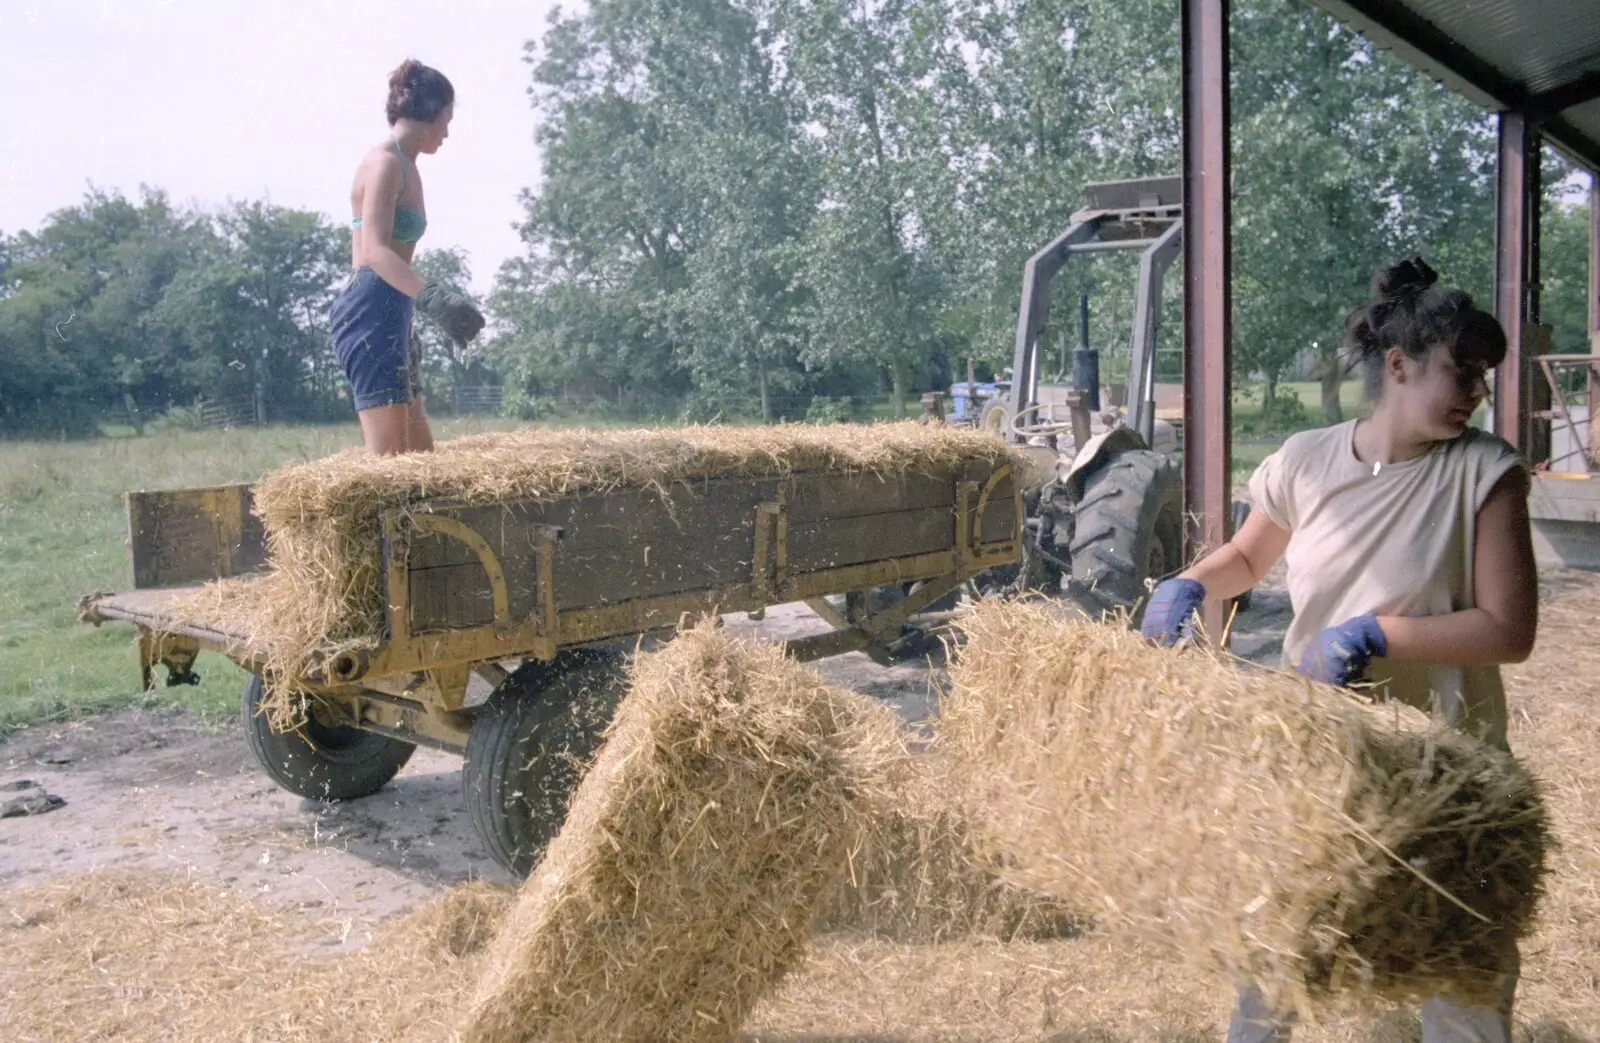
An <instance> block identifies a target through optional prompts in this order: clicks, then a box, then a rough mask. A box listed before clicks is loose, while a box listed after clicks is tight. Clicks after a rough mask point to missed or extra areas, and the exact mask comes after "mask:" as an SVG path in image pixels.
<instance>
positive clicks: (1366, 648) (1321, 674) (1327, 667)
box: [1300, 612, 1389, 685]
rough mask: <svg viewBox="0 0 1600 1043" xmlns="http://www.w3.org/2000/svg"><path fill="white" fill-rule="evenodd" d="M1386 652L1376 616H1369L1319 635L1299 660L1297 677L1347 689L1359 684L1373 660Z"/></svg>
mask: <svg viewBox="0 0 1600 1043" xmlns="http://www.w3.org/2000/svg"><path fill="white" fill-rule="evenodd" d="M1388 648H1389V642H1388V641H1387V640H1385V638H1384V636H1383V630H1382V629H1380V628H1379V626H1378V616H1377V614H1376V613H1373V612H1368V613H1367V614H1366V615H1364V616H1356V617H1355V618H1354V619H1347V620H1345V621H1344V622H1343V623H1340V624H1339V625H1338V626H1334V627H1328V628H1327V629H1326V630H1324V631H1323V632H1322V633H1320V634H1318V635H1317V639H1316V640H1315V641H1313V642H1312V643H1311V647H1310V648H1308V649H1306V652H1305V655H1303V656H1301V657H1300V673H1301V674H1302V675H1303V676H1305V677H1309V678H1311V680H1313V681H1324V682H1326V683H1328V684H1336V685H1347V684H1350V683H1351V682H1353V681H1359V680H1361V678H1362V676H1363V675H1364V674H1365V673H1366V672H1367V664H1368V663H1370V662H1372V657H1373V656H1381V655H1383V654H1384V653H1385V652H1386V651H1388Z"/></svg>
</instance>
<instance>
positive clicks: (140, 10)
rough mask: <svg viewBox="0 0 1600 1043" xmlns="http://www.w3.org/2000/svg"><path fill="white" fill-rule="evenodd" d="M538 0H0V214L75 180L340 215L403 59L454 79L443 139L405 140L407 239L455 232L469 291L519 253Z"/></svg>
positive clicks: (439, 242) (529, 181) (79, 190)
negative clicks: (430, 148) (418, 165)
mask: <svg viewBox="0 0 1600 1043" xmlns="http://www.w3.org/2000/svg"><path fill="white" fill-rule="evenodd" d="M554 6H555V5H554V4H553V3H551V2H549V0H0V230H3V231H5V232H7V233H11V232H16V231H21V230H24V229H26V230H30V231H32V230H36V229H37V228H38V227H39V225H40V223H41V222H42V221H43V219H44V218H45V216H46V215H47V214H49V213H50V212H51V211H52V210H56V209H58V208H60V207H63V206H71V205H73V204H76V203H78V202H80V201H81V200H82V198H83V194H84V192H85V190H86V189H87V188H88V186H89V184H90V183H91V182H93V183H94V184H95V185H96V186H98V187H100V188H103V189H108V190H109V189H120V190H121V191H123V192H124V193H126V194H127V195H129V196H130V197H132V196H134V195H135V194H136V193H137V191H138V188H139V185H140V184H141V183H143V184H148V185H152V186H156V187H159V188H163V189H165V190H166V191H167V192H168V194H169V195H170V196H171V198H172V199H173V201H174V202H177V203H180V204H182V203H196V204H199V205H202V206H205V207H208V208H214V207H217V206H219V205H222V204H225V203H226V202H228V201H229V200H246V199H268V200H270V201H272V202H273V203H277V204H279V205H282V206H291V207H297V208H303V209H309V210H319V211H322V212H323V213H325V214H328V215H329V216H330V217H334V218H337V219H339V220H348V219H349V203H348V198H349V190H350V179H351V176H352V174H353V173H354V172H355V166H356V162H357V161H358V160H359V159H360V158H361V155H362V153H363V152H364V151H365V150H366V149H367V148H368V147H370V146H371V145H372V144H373V143H375V142H377V141H381V140H382V139H383V138H384V137H385V136H386V135H387V133H388V125H387V123H386V122H385V120H384V116H383V102H384V97H385V95H386V92H387V90H388V87H387V80H388V74H389V71H390V70H391V69H393V68H394V66H396V65H398V64H399V63H400V61H401V60H402V59H404V58H407V57H412V58H418V59H420V60H422V61H424V62H426V63H428V64H429V65H433V66H435V67H437V68H439V69H440V70H441V71H443V72H444V73H445V75H447V76H449V77H450V80H451V82H452V83H454V84H455V88H456V116H455V121H454V122H453V123H452V124H451V126H450V140H449V141H448V142H446V144H445V147H444V148H443V149H441V150H440V151H439V153H438V155H435V156H424V157H422V175H423V177H424V179H425V180H426V183H427V186H428V187H427V190H428V234H427V237H426V238H425V239H424V240H423V245H424V246H426V247H450V246H459V247H462V248H464V249H465V250H467V251H468V253H469V255H470V259H471V263H472V269H473V286H474V288H475V289H478V290H480V291H482V290H487V289H488V287H489V285H490V283H491V282H492V280H493V278H494V273H495V270H496V269H497V268H498V267H499V266H500V262H501V261H502V260H504V259H505V258H506V257H508V256H511V255H513V254H516V253H519V252H520V249H519V247H520V244H519V241H518V239H517V236H516V233H515V232H514V231H513V229H512V224H513V223H514V222H516V221H517V220H518V218H519V217H520V215H521V210H520V208H519V206H518V205H517V193H518V191H519V190H520V189H522V188H524V187H529V186H532V185H533V183H534V181H535V178H536V177H537V174H538V154H537V151H536V149H535V147H534V144H533V129H534V121H533V110H532V109H531V108H530V107H529V104H528V96H527V88H528V85H529V82H530V80H529V75H528V73H529V70H528V66H527V65H526V64H525V63H524V62H523V61H522V45H523V43H524V42H525V41H527V40H529V39H532V38H535V37H537V36H539V35H540V33H542V32H543V30H544V26H545V18H546V15H547V14H548V12H549V11H550V9H551V8H552V7H554ZM566 6H567V7H568V8H569V9H570V8H571V7H572V6H574V5H573V4H571V3H568V4H567V5H566Z"/></svg>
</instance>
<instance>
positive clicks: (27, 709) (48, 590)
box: [0, 421, 487, 734]
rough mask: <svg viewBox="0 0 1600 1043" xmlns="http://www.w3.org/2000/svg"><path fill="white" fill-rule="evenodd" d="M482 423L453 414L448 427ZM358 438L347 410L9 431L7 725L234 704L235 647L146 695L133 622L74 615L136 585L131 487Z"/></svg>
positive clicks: (305, 453) (233, 470) (3, 475)
mask: <svg viewBox="0 0 1600 1043" xmlns="http://www.w3.org/2000/svg"><path fill="white" fill-rule="evenodd" d="M486 426H487V425H486V424H485V423H484V422H478V421H462V422H459V423H457V422H445V423H444V424H443V425H441V430H440V432H439V433H440V435H441V437H450V436H452V435H459V434H465V433H468V432H470V431H478V430H484V429H485V428H486ZM359 441H360V433H359V431H358V430H357V428H356V426H355V425H354V424H347V425H336V426H328V427H285V428H268V429H266V430H263V431H255V430H248V431H205V432H174V433H168V434H161V435H152V436H149V437H146V438H102V439H97V440H94V441H90V442H60V443H57V442H0V734H4V732H5V731H7V730H9V729H11V728H15V727H16V726H18V725H20V724H26V723H30V722H36V721H40V720H46V719H52V718H58V717H63V716H69V715H73V714H81V713H90V712H95V711H99V710H107V709H112V708H116V707H120V706H127V705H130V704H136V703H141V702H151V703H155V704H161V705H177V706H183V707H186V708H188V709H190V710H192V711H194V712H195V713H196V714H197V715H198V716H200V717H201V718H202V719H210V720H215V719H217V718H219V717H221V716H226V715H229V714H232V713H234V712H236V710H237V706H238V698H239V686H240V685H241V684H242V681H243V674H242V672H241V671H239V670H238V669H237V668H235V667H233V666H232V664H230V663H228V662H227V661H226V660H224V659H222V658H220V657H217V656H206V657H204V658H203V659H202V660H201V662H200V664H199V666H198V672H199V674H200V675H201V684H199V685H198V686H195V687H180V688H173V689H166V688H161V689H158V690H157V691H156V692H154V693H151V695H149V696H141V695H140V694H139V692H138V691H137V689H138V685H139V671H138V657H137V656H136V655H135V652H134V648H133V643H132V636H133V632H132V629H131V628H129V627H126V626H118V625H107V626H104V627H101V628H98V629H96V628H93V627H89V626H84V625H80V624H79V623H78V622H77V617H76V612H75V610H74V607H73V603H74V601H75V600H76V599H77V598H78V597H80V596H82V595H84V594H89V593H93V592H95V591H99V590H113V589H118V588H121V587H126V586H128V557H127V549H126V548H125V546H124V541H125V539H126V537H127V520H126V515H125V513H124V508H123V501H122V494H123V493H124V492H126V491H127V490H129V489H155V488H169V489H170V488H182V487H185V486H197V485H218V484H222V483H225V482H235V481H249V480H254V479H255V478H258V477H259V476H260V475H262V474H263V473H265V472H266V471H268V470H270V469H272V468H274V467H277V466H278V465H280V464H282V463H284V462H286V461H288V460H296V459H314V458H316V457H319V456H325V455H327V454H328V453H331V452H334V451H335V450H338V449H341V448H344V447H345V446H348V445H353V444H357V443H359ZM158 683H159V682H158Z"/></svg>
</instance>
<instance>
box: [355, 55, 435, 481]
mask: <svg viewBox="0 0 1600 1043" xmlns="http://www.w3.org/2000/svg"><path fill="white" fill-rule="evenodd" d="M455 97H456V92H455V88H454V87H452V86H451V85H450V81H449V80H447V79H445V77H444V74H443V73H441V72H439V71H438V70H437V69H431V68H429V67H428V66H426V65H423V64H422V63H421V62H419V61H412V60H407V61H405V62H402V63H401V64H400V67H399V68H397V69H395V70H394V72H393V73H391V74H390V76H389V98H388V103H387V106H386V109H385V112H386V114H387V116H388V118H389V126H390V128H391V131H390V135H389V138H388V140H386V141H383V142H380V143H379V144H377V145H374V146H373V147H372V148H371V149H369V150H368V152H367V154H366V155H365V156H364V157H362V160H361V165H360V166H358V167H357V168H356V176H355V182H354V184H352V185H351V186H350V210H351V213H352V215H353V216H352V217H351V219H350V233H351V234H350V265H351V267H352V268H353V269H354V271H353V272H351V274H350V277H349V279H348V280H347V281H346V282H345V285H344V288H343V290H342V291H341V292H340V294H339V296H338V298H337V299H336V300H335V301H334V302H333V311H332V313H331V315H330V320H331V321H330V325H331V328H332V332H333V350H334V354H335V355H337V356H338V359H339V364H340V365H341V366H342V367H344V372H345V376H346V377H348V378H349V380H350V390H351V397H352V398H353V399H354V403H355V408H356V415H357V416H358V417H359V418H360V420H361V437H362V439H363V440H364V441H365V442H366V445H367V448H368V449H369V450H371V451H372V452H374V453H378V454H380V455H387V454H390V453H405V452H419V451H426V450H429V449H432V448H433V432H432V430H431V429H430V428H429V425H428V413H427V410H426V409H424V408H423V405H422V383H421V376H420V362H421V359H420V351H419V346H418V344H417V341H416V338H415V336H413V332H412V326H411V321H412V313H413V310H414V302H415V298H416V297H417V296H418V294H420V293H422V288H423V281H422V276H420V275H418V274H417V271H416V269H415V268H413V267H412V266H411V260H412V258H413V257H414V256H415V254H416V250H417V241H418V240H419V239H421V238H422V233H423V231H424V230H425V229H426V228H427V226H428V218H427V210H426V207H425V206H424V203H423V197H422V176H421V174H420V173H419V171H418V169H417V157H418V156H420V155H423V154H424V153H426V154H427V155H433V154H434V153H435V152H438V151H439V146H440V145H443V144H444V141H445V139H446V138H448V137H449V136H450V119H451V117H452V116H453V115H454V113H455Z"/></svg>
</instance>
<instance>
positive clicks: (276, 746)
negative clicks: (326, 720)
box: [240, 674, 417, 800]
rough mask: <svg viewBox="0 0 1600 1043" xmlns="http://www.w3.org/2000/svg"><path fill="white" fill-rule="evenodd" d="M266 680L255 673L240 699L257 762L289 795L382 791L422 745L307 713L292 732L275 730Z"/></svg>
mask: <svg viewBox="0 0 1600 1043" xmlns="http://www.w3.org/2000/svg"><path fill="white" fill-rule="evenodd" d="M262 689H263V686H262V683H261V678H260V677H259V676H257V675H256V674H251V675H250V676H249V678H248V679H246V681H245V683H244V696H243V698H242V699H241V700H240V714H241V716H242V718H243V720H242V723H243V725H244V736H245V741H246V742H248V743H249V744H250V752H251V753H252V754H254V755H255V758H256V763H257V764H260V765H261V768H262V770H263V771H265V772H266V773H267V774H268V775H270V776H271V777H272V781H273V782H276V783H277V784H278V785H279V786H282V787H283V788H284V789H286V790H288V791H289V792H290V793H294V794H297V795H298V796H302V797H310V798H311V799H312V800H355V799H356V798H358V797H368V796H371V795H372V794H374V793H376V792H378V791H379V790H380V789H382V788H383V787H384V785H385V784H386V783H387V782H388V781H389V780H390V779H392V778H394V777H395V773H396V772H398V771H399V770H400V769H401V768H403V767H405V765H406V761H408V760H410V759H411V755H412V754H413V753H415V752H416V750H417V748H416V747H415V746H413V745H412V744H411V743H409V742H401V741H400V740H399V739H391V738H389V737H388V736H387V735H378V734H375V733H373V732H364V731H362V730H361V729H359V728H349V727H342V726H329V725H325V724H320V723H318V722H317V720H316V719H315V718H314V717H312V716H310V715H307V717H306V720H305V722H304V723H303V724H301V726H300V728H299V729H298V730H296V731H292V732H279V731H274V730H273V728H272V725H271V723H269V721H268V719H267V715H266V714H264V713H262V712H261V695H262Z"/></svg>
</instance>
